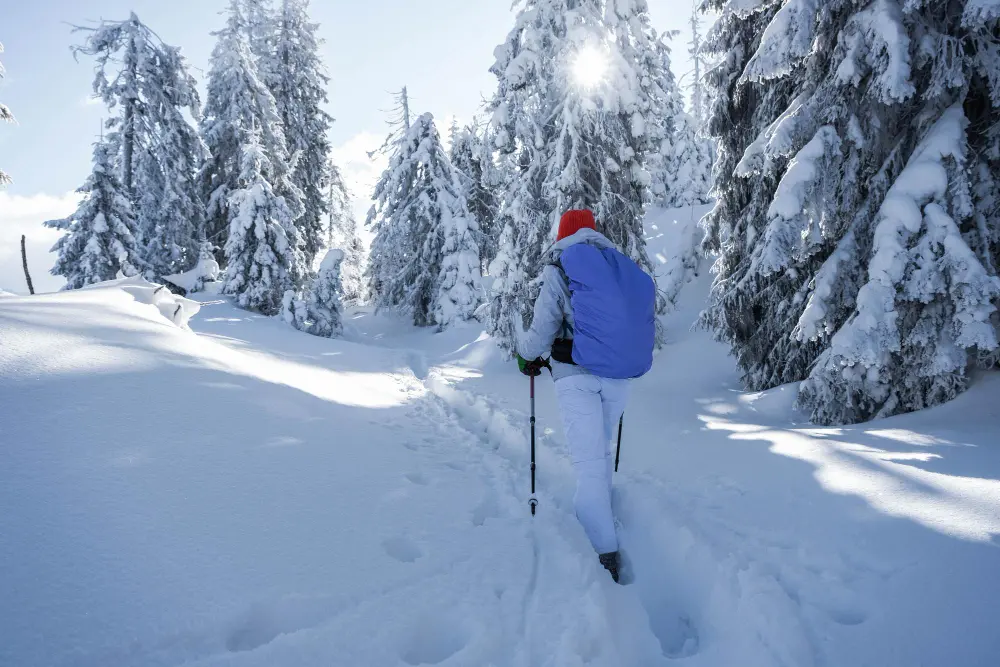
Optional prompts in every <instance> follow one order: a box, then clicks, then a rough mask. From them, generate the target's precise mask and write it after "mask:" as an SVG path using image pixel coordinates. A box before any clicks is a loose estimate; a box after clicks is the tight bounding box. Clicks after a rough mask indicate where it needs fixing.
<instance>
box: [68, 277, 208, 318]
mask: <svg viewBox="0 0 1000 667" xmlns="http://www.w3.org/2000/svg"><path fill="white" fill-rule="evenodd" d="M116 288H117V289H121V290H122V291H123V292H125V293H126V294H129V295H130V296H131V297H132V298H133V299H135V300H136V302H137V303H141V304H144V305H148V306H154V307H155V308H156V309H157V310H158V311H159V312H160V315H162V316H163V317H165V318H166V319H167V321H169V322H170V323H172V324H174V325H176V326H178V327H180V328H181V329H187V328H188V322H189V321H190V320H191V318H192V317H194V316H195V315H197V314H198V311H199V310H201V304H200V303H198V302H197V301H192V300H191V299H185V298H184V297H182V296H177V295H176V294H174V293H173V292H171V291H170V290H169V289H167V288H166V286H164V285H157V284H155V283H151V282H149V281H147V280H146V279H144V278H141V277H139V276H136V277H134V278H122V279H120V280H110V281H108V282H104V283H98V284H96V285H92V286H90V287H86V288H84V289H86V290H98V289H116Z"/></svg>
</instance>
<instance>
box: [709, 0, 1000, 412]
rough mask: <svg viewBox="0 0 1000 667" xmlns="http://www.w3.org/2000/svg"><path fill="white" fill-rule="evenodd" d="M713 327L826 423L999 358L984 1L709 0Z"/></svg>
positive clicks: (748, 367) (760, 381) (999, 86)
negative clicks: (796, 389) (792, 388)
mask: <svg viewBox="0 0 1000 667" xmlns="http://www.w3.org/2000/svg"><path fill="white" fill-rule="evenodd" d="M705 6H706V8H708V9H712V10H716V11H718V12H720V13H721V18H720V20H719V22H718V24H717V25H716V28H715V29H714V31H713V34H712V37H711V40H710V44H709V48H710V50H711V51H713V52H715V53H718V54H720V55H723V56H724V59H723V61H722V62H721V64H720V65H719V66H718V67H717V68H715V69H714V70H713V71H712V72H711V74H710V75H709V80H710V85H711V87H712V93H713V96H714V98H715V99H714V108H713V115H712V120H711V122H710V131H711V134H712V135H713V136H715V137H716V138H717V139H718V142H719V147H720V152H719V156H718V158H719V163H718V165H717V168H716V191H717V193H718V195H719V201H718V204H717V207H716V209H715V210H714V211H713V213H712V214H710V216H709V217H708V218H707V220H706V222H707V230H708V236H707V240H706V245H707V249H708V250H710V251H712V252H716V253H718V254H719V259H718V262H717V264H716V273H717V280H716V283H715V287H714V290H713V298H712V304H711V307H710V308H709V310H708V311H707V312H706V314H705V316H704V318H703V321H704V322H705V323H706V324H707V325H708V326H710V327H711V328H712V329H713V330H714V331H715V333H716V335H717V336H718V337H719V338H720V339H721V340H723V341H726V342H728V343H729V344H730V345H731V347H732V349H733V353H734V354H735V356H736V359H737V361H738V363H739V365H740V367H741V368H742V370H743V373H744V381H745V382H746V384H747V385H748V386H749V387H751V388H753V389H766V388H769V387H773V386H775V385H778V384H782V383H785V382H793V381H797V380H806V381H805V382H804V383H803V385H802V390H801V394H800V405H801V407H803V408H804V409H805V410H806V411H807V412H809V414H810V415H811V417H812V419H813V420H814V421H817V422H820V423H842V422H856V421H860V420H865V419H870V418H872V417H877V416H888V415H892V414H897V413H900V412H905V411H908V410H913V409H918V408H921V407H925V406H929V405H934V404H936V403H940V402H942V401H945V400H948V399H950V398H952V397H954V396H955V395H956V394H957V393H959V392H960V391H962V390H963V389H964V388H965V386H966V384H967V382H968V375H967V373H968V370H967V369H968V367H969V366H970V363H973V362H975V361H976V360H977V359H992V358H993V357H994V356H995V351H996V350H997V347H998V345H997V338H996V332H995V330H994V328H993V325H992V324H991V317H992V316H993V313H994V312H995V302H996V300H997V299H998V297H1000V284H998V282H997V279H996V277H995V273H996V271H995V268H994V267H995V266H996V264H995V258H996V256H997V238H996V236H997V233H996V230H997V228H998V227H997V225H998V223H1000V220H998V213H997V209H996V207H995V206H993V207H992V208H990V205H989V204H988V203H987V202H991V201H994V202H995V198H994V196H995V193H996V192H997V177H996V174H997V173H1000V172H998V169H997V167H998V166H1000V165H998V162H997V157H998V152H997V143H996V141H997V137H996V131H995V129H994V128H995V127H996V126H997V122H998V120H1000V112H998V104H1000V103H998V102H996V101H997V100H1000V74H998V72H1000V57H998V55H997V50H996V48H995V46H994V44H995V36H996V34H997V31H998V29H1000V25H998V19H1000V11H998V10H997V5H996V3H995V2H992V3H989V2H987V3H984V2H980V1H978V0H975V1H965V0H946V1H943V2H926V1H921V0H914V1H908V2H905V3H901V2H899V1H898V0H875V1H874V2H871V3H865V4H860V3H857V2H854V0H834V1H832V2H827V3H817V2H816V1H815V0H787V1H786V2H782V3H775V2H769V3H763V2H758V3H754V4H753V6H752V7H751V6H749V5H747V3H746V2H742V1H740V2H735V1H726V0H709V1H708V2H706V3H705Z"/></svg>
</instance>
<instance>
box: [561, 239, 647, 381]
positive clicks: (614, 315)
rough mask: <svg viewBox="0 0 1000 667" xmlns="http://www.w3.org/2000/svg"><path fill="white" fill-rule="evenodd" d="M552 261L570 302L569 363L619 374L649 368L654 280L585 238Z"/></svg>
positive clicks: (609, 375) (633, 374) (603, 373)
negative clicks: (565, 282)
mask: <svg viewBox="0 0 1000 667" xmlns="http://www.w3.org/2000/svg"><path fill="white" fill-rule="evenodd" d="M558 265H559V267H560V268H561V269H562V271H563V273H565V274H566V278H567V280H568V281H569V291H570V294H571V305H572V307H573V319H574V321H575V327H574V331H573V341H572V342H573V347H572V361H573V363H575V364H576V365H578V366H582V367H583V368H586V369H587V370H588V371H590V372H591V373H593V374H594V375H597V376H600V377H606V378H614V379H621V380H624V379H630V378H637V377H640V376H642V375H645V374H646V373H647V372H649V369H650V368H652V366H653V346H654V344H655V339H656V314H655V311H656V284H655V283H654V282H653V279H652V278H651V277H650V276H649V274H647V273H646V272H645V271H643V270H642V269H641V268H639V265H638V264H636V263H635V262H633V261H632V260H631V259H629V258H628V257H626V256H625V255H623V254H622V253H620V252H618V251H617V250H615V249H613V248H597V247H595V246H592V245H589V244H586V243H578V244H576V245H572V246H570V247H569V248H567V249H566V250H564V251H563V253H562V255H561V257H560V258H559V263H558Z"/></svg>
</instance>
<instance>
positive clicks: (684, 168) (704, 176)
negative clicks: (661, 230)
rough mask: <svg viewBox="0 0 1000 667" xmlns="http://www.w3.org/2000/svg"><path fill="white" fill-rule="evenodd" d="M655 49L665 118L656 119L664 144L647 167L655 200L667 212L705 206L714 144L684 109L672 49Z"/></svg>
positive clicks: (662, 44) (663, 44)
mask: <svg viewBox="0 0 1000 667" xmlns="http://www.w3.org/2000/svg"><path fill="white" fill-rule="evenodd" d="M655 48H656V49H657V51H658V52H659V55H660V59H661V67H660V69H659V73H660V76H661V79H660V90H662V91H663V105H662V113H663V115H662V116H661V117H659V118H657V119H656V122H657V124H658V128H657V136H658V137H660V144H659V146H658V149H657V150H656V151H655V152H654V153H653V154H651V155H650V157H649V160H648V165H647V168H648V170H649V172H650V175H651V177H652V185H651V188H650V189H651V190H652V194H653V200H654V201H655V202H656V203H658V204H660V205H661V206H665V207H666V208H682V207H687V206H696V205H699V204H705V203H708V201H709V198H708V193H709V190H711V183H712V150H711V144H710V142H709V141H708V140H707V139H706V138H705V137H703V136H702V135H701V133H700V131H699V127H698V123H697V122H696V121H695V120H694V119H693V118H692V116H691V115H690V114H688V112H687V111H685V109H684V96H683V95H682V93H681V90H680V87H679V86H678V85H677V80H676V78H675V77H674V74H673V71H672V69H671V53H670V47H669V46H668V45H667V44H666V42H664V41H663V40H662V39H661V40H660V41H659V42H658V43H656V45H655Z"/></svg>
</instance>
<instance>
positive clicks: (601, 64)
mask: <svg viewBox="0 0 1000 667" xmlns="http://www.w3.org/2000/svg"><path fill="white" fill-rule="evenodd" d="M607 73H608V56H607V54H606V53H605V52H604V51H603V50H601V49H600V48H599V47H597V46H593V45H589V46H585V47H583V48H582V49H580V51H579V52H578V53H577V54H576V57H575V58H574V59H573V80H574V81H576V83H577V85H579V86H582V87H584V88H594V87H596V86H597V85H598V84H599V83H601V82H602V81H603V80H604V77H605V75H606V74H607Z"/></svg>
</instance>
